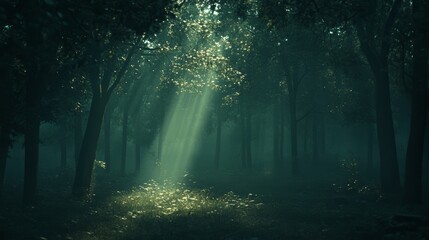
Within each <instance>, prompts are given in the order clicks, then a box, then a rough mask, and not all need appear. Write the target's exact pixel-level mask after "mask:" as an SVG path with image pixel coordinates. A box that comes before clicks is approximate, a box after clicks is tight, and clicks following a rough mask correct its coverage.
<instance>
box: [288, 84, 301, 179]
mask: <svg viewBox="0 0 429 240" xmlns="http://www.w3.org/2000/svg"><path fill="white" fill-rule="evenodd" d="M289 117H290V143H291V158H292V159H291V160H292V174H293V175H298V174H299V172H300V169H299V162H298V136H297V128H298V123H297V119H296V95H295V93H294V92H289Z"/></svg>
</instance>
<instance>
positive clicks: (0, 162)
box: [0, 125, 12, 197]
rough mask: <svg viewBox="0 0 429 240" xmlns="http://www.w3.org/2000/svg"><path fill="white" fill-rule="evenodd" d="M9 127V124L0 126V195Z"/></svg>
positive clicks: (7, 148) (9, 140)
mask: <svg viewBox="0 0 429 240" xmlns="http://www.w3.org/2000/svg"><path fill="white" fill-rule="evenodd" d="M11 141H12V139H11V129H10V127H9V126H6V125H3V126H1V127H0V197H1V196H2V192H3V186H4V180H5V173H6V162H7V158H8V153H9V147H10V144H11Z"/></svg>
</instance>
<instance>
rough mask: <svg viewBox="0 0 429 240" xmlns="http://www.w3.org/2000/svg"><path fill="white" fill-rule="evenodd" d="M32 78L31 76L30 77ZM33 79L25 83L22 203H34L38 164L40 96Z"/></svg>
mask: <svg viewBox="0 0 429 240" xmlns="http://www.w3.org/2000/svg"><path fill="white" fill-rule="evenodd" d="M30 78H32V77H30ZM35 84H37V82H36V80H35V79H31V80H30V82H28V83H27V91H26V124H25V133H24V146H25V154H24V191H23V205H24V207H28V206H31V205H34V204H36V188H37V171H38V165H39V131H40V103H41V96H40V93H39V90H37V87H36V86H34V85H35Z"/></svg>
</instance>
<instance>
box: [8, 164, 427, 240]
mask: <svg viewBox="0 0 429 240" xmlns="http://www.w3.org/2000/svg"><path fill="white" fill-rule="evenodd" d="M202 176H204V177H199V176H194V177H188V178H187V179H186V180H185V181H184V183H180V184H179V183H172V182H169V181H155V180H145V181H142V180H135V179H133V178H131V177H128V178H125V177H118V176H113V177H112V176H107V175H99V176H97V181H96V185H95V186H94V195H93V197H92V198H91V199H90V200H86V201H81V200H77V199H73V198H72V197H71V196H70V189H69V186H70V182H71V177H70V176H67V175H58V176H55V177H51V178H44V179H41V182H40V186H41V187H40V190H39V195H40V197H39V202H38V205H37V206H36V207H34V208H31V209H26V210H25V211H23V210H22V209H21V207H20V204H19V201H18V200H19V194H18V193H19V191H18V190H19V189H18V188H19V187H18V186H11V187H9V188H7V189H6V193H7V192H9V193H10V194H8V195H7V196H6V197H4V199H3V200H2V201H3V203H2V206H1V208H0V226H1V228H0V239H16V240H19V239H40V240H42V239H160V240H161V239H221V240H241V239H243V240H262V239H429V222H428V218H427V217H428V216H429V211H428V208H427V206H425V205H422V206H414V207H409V206H408V207H404V206H402V205H401V204H400V202H399V201H396V200H395V199H394V198H389V197H385V196H382V195H380V193H378V191H377V190H376V189H375V188H374V189H373V188H365V187H363V185H362V187H361V188H360V189H350V190H348V189H346V187H347V181H344V182H343V183H339V182H338V180H336V181H337V182H336V183H333V182H332V181H333V180H332V179H331V180H327V179H324V178H323V177H320V178H318V179H317V181H315V179H312V180H310V179H309V178H307V177H300V178H298V179H296V178H294V179H292V178H290V179H289V178H274V179H273V178H272V176H267V175H263V174H255V173H249V172H248V173H245V174H240V173H232V172H231V173H223V174H221V176H222V177H219V175H216V177H215V176H214V175H210V174H207V173H205V174H202ZM210 176H212V177H210ZM341 184H345V185H344V186H341ZM15 188H16V189H15Z"/></svg>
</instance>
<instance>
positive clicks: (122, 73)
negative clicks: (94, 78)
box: [106, 37, 141, 99]
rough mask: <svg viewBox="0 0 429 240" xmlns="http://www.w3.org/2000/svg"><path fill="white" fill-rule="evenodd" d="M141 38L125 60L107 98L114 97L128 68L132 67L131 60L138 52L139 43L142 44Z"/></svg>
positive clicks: (108, 90)
mask: <svg viewBox="0 0 429 240" xmlns="http://www.w3.org/2000/svg"><path fill="white" fill-rule="evenodd" d="M140 40H141V37H138V39H137V41H136V43H135V45H134V46H132V47H131V48H130V50H129V52H128V55H127V57H126V58H125V61H124V63H123V64H122V67H121V69H120V70H119V72H118V74H117V75H116V79H115V81H114V82H113V83H112V85H111V86H110V87H109V88H108V89H107V94H106V98H107V99H109V97H110V96H111V95H112V92H113V91H114V90H115V88H116V87H117V86H118V85H119V83H120V82H121V80H122V78H123V77H124V75H125V72H126V71H127V69H128V66H129V65H130V62H131V58H132V56H133V55H134V53H135V52H136V51H137V49H138V43H139V42H140Z"/></svg>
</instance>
